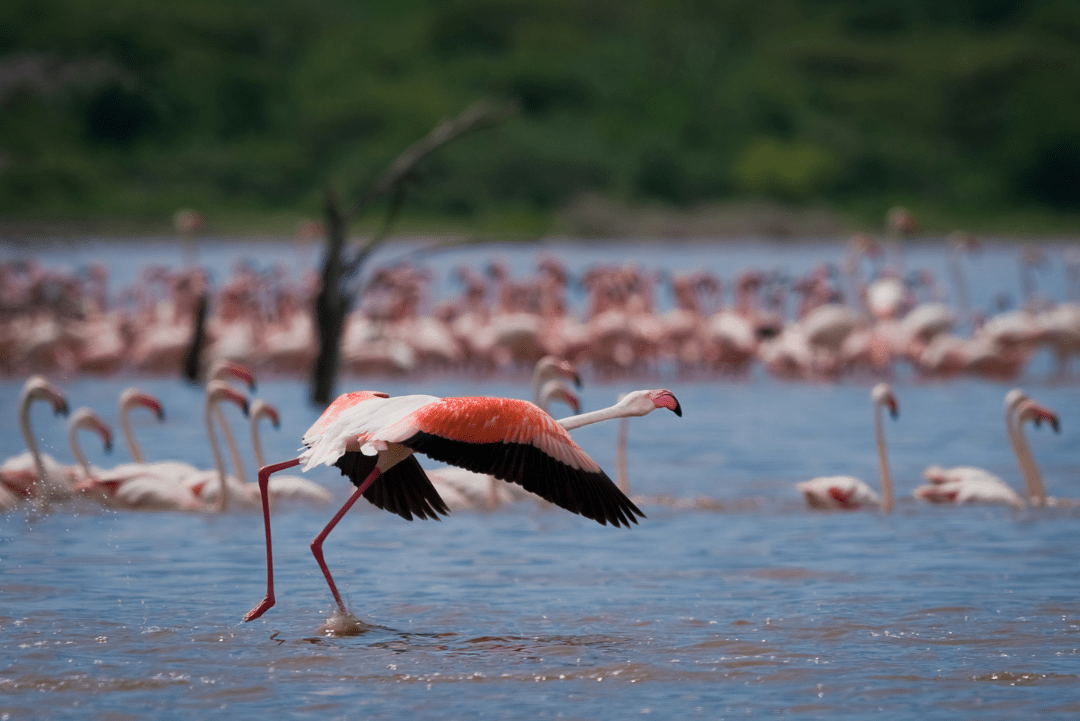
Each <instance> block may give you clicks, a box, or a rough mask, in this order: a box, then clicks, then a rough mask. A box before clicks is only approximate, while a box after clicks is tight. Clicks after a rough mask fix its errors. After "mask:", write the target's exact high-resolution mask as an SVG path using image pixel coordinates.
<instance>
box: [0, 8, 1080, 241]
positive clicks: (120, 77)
mask: <svg viewBox="0 0 1080 721" xmlns="http://www.w3.org/2000/svg"><path fill="white" fill-rule="evenodd" d="M1076 87H1080V10H1078V9H1077V7H1076V6H1075V5H1074V4H1073V3H1070V2H1066V1H1065V0H1026V1H1022V0H982V1H979V2H976V1H975V0H969V1H967V2H958V3H942V2H940V0H881V1H880V2H865V0H763V1H762V0H758V1H756V2H751V1H750V0H730V1H729V2H723V3H709V2H701V1H700V0H681V1H678V2H671V1H670V0H665V1H661V0H631V1H629V2H615V1H614V0H599V1H598V2H589V3H579V2H571V0H534V1H531V2H530V1H526V0H400V1H399V2H395V3H370V2H366V3H365V2H360V1H359V0H315V1H314V2H312V1H310V0H262V1H256V0H224V1H222V0H213V1H211V0H189V1H188V2H185V3H158V2H150V1H149V0H111V1H110V2H108V3H100V2H91V1H90V0H36V1H34V2H31V1H30V0H9V2H6V3H3V4H0V214H2V215H5V216H33V215H36V214H46V213H60V214H67V215H71V216H79V215H81V214H96V213H115V214H120V213H130V214H134V215H148V214H154V213H161V214H162V215H163V216H164V217H167V215H168V214H169V213H168V211H169V204H170V203H180V202H190V203H198V204H200V205H202V206H203V207H213V206H215V205H221V206H228V207H232V208H244V209H247V210H250V211H258V210H260V209H265V210H267V211H270V210H273V211H274V212H284V211H289V212H301V211H302V212H311V209H312V208H317V207H318V198H319V197H320V194H321V191H322V189H323V188H324V187H325V186H327V185H328V184H330V185H333V186H334V187H335V188H336V189H337V190H338V191H339V192H340V193H342V194H346V195H348V194H350V193H351V194H355V193H360V192H362V191H363V190H364V188H365V187H366V185H367V183H369V182H370V181H371V180H372V178H374V177H375V176H376V175H377V174H378V173H379V171H381V170H382V169H383V168H384V167H385V166H386V164H387V163H389V162H390V161H391V160H392V159H393V158H394V157H395V156H396V155H397V153H398V152H400V151H401V150H402V149H404V148H405V147H406V146H408V145H409V144H411V143H412V142H414V141H416V140H417V139H418V138H420V137H421V136H423V135H424V134H425V133H427V132H428V131H429V130H430V129H431V128H432V127H434V125H435V124H436V123H438V122H439V120H440V119H442V118H445V117H448V116H451V115H453V114H456V113H458V112H460V110H461V109H462V108H464V107H465V106H467V105H468V104H469V103H471V102H473V101H474V100H476V99H478V98H482V97H489V98H495V99H508V98H514V99H517V100H518V101H519V102H520V103H521V107H522V114H521V115H520V116H519V117H518V118H517V119H515V120H514V121H512V122H511V123H510V124H509V125H508V126H505V127H501V128H498V129H496V130H493V131H488V132H486V133H483V134H480V135H477V136H474V137H470V138H467V139H463V140H462V141H459V142H458V143H455V144H452V145H451V146H449V147H447V148H445V149H443V150H442V151H440V152H439V153H437V154H436V155H435V156H433V157H432V158H429V159H428V160H427V161H425V163H424V164H423V165H422V166H421V167H420V168H419V169H418V172H417V173H416V175H415V177H413V178H411V179H410V186H409V191H410V195H409V204H408V206H407V207H408V208H410V209H412V210H413V211H414V212H416V213H419V214H421V215H428V216H431V217H440V216H441V217H448V218H459V219H466V220H467V219H476V218H479V217H481V216H489V215H492V214H495V215H498V214H502V215H503V216H506V217H513V216H518V215H522V214H524V216H527V217H529V218H530V219H534V218H536V217H537V216H538V215H543V214H548V215H553V214H554V213H555V211H557V210H558V208H560V207H561V206H562V205H564V204H565V203H567V202H568V201H569V200H570V199H572V198H575V197H579V196H581V195H582V194H587V193H600V194H606V195H610V196H612V197H617V198H621V199H622V200H624V201H626V202H635V201H655V200H659V201H663V202H666V203H671V204H674V205H678V206H684V207H689V206H693V205H696V204H701V203H712V202H717V201H725V200H730V199H731V198H732V197H762V198H770V199H779V200H783V201H785V202H789V203H814V204H820V203H831V204H833V205H835V206H838V207H844V208H874V209H875V210H874V211H873V212H874V213H878V212H880V210H881V209H883V208H885V207H888V206H889V205H891V204H892V203H893V202H894V201H895V200H896V199H905V200H906V202H919V201H920V200H921V201H922V202H923V203H924V204H926V205H933V206H936V207H938V208H940V209H943V210H942V211H941V212H944V213H945V214H948V210H947V209H949V208H953V209H954V210H955V213H956V215H957V216H973V215H977V214H978V213H980V212H982V211H994V212H997V211H1000V210H1003V209H1006V210H1009V209H1011V210H1012V211H1015V213H1017V214H1018V215H1019V214H1023V213H1026V212H1029V211H1031V212H1033V211H1036V210H1038V209H1046V210H1048V211H1049V212H1064V213H1071V212H1075V211H1076V210H1077V209H1080V130H1077V128H1078V123H1077V119H1078V112H1080V96H1078V95H1077V94H1076V93H1074V92H1071V90H1072V89H1073V88H1076ZM530 222H533V221H532V220H530Z"/></svg>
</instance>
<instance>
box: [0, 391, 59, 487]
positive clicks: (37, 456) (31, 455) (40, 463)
mask: <svg viewBox="0 0 1080 721" xmlns="http://www.w3.org/2000/svg"><path fill="white" fill-rule="evenodd" d="M34 401H47V402H48V403H50V404H51V405H52V408H53V413H55V414H56V415H58V416H66V415H67V414H68V405H67V401H66V400H65V399H64V396H63V394H62V393H61V392H60V390H59V389H58V388H57V387H56V386H54V385H53V384H52V383H49V381H47V380H46V379H45V378H44V377H42V376H39V375H35V376H31V377H30V378H28V379H27V380H26V383H25V384H24V385H23V389H22V395H21V396H20V398H19V429H20V430H21V431H22V435H23V441H25V442H26V448H27V450H26V451H24V452H23V453H20V454H19V455H17V456H14V457H12V458H9V459H7V460H6V461H4V463H3V465H2V466H0V481H2V483H3V485H5V486H7V488H8V490H9V491H11V492H12V493H15V494H17V495H22V496H32V497H35V498H36V499H44V498H48V499H63V498H68V497H70V496H71V492H72V491H71V486H70V483H69V480H70V479H69V475H70V472H69V469H68V468H67V467H66V466H64V465H63V464H62V463H60V462H59V461H57V460H56V459H54V458H52V457H51V456H49V455H42V453H41V452H40V451H39V450H38V446H37V441H36V440H34V434H33V432H32V431H31V430H30V406H31V404H33V403H34Z"/></svg>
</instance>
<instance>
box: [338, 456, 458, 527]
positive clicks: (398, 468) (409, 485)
mask: <svg viewBox="0 0 1080 721" xmlns="http://www.w3.org/2000/svg"><path fill="white" fill-rule="evenodd" d="M377 461H378V457H377V456H365V455H364V454H363V453H360V452H359V451H348V452H346V453H344V454H343V455H342V456H341V457H340V458H338V459H337V461H335V462H334V465H335V466H337V467H338V468H339V469H340V470H341V475H343V476H346V477H347V478H348V479H349V480H350V481H352V483H353V485H354V486H356V487H357V488H359V487H360V484H361V483H363V482H364V481H365V480H366V479H367V477H368V475H369V474H370V473H371V471H372V470H373V469H374V468H375V463H376V462H377ZM364 498H366V499H367V501H368V502H369V503H371V505H373V506H375V507H376V508H381V509H383V510H386V511H390V512H391V513H396V514H398V515H399V516H401V517H402V518H404V519H405V520H406V521H411V520H412V519H413V515H416V516H417V517H418V518H422V519H428V518H433V519H435V520H436V521H438V520H441V519H440V518H439V514H440V513H441V514H443V515H446V514H447V513H449V512H450V509H448V508H447V507H446V503H444V502H443V499H442V497H441V496H439V492H438V491H436V490H435V486H433V485H431V481H430V480H429V479H428V477H427V474H426V473H424V469H423V468H421V467H420V463H419V462H418V461H417V460H416V457H415V456H409V457H408V458H406V459H405V460H403V461H401V462H400V463H397V464H395V465H394V466H392V467H391V468H390V469H389V470H388V471H386V473H383V474H381V475H380V476H379V477H378V478H376V479H375V481H374V482H373V483H372V484H371V485H370V486H368V487H367V490H365V491H364Z"/></svg>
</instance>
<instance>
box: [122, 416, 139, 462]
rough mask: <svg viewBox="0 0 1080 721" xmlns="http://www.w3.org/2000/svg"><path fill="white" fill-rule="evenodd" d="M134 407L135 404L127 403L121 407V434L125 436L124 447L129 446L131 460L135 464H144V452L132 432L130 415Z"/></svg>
mask: <svg viewBox="0 0 1080 721" xmlns="http://www.w3.org/2000/svg"><path fill="white" fill-rule="evenodd" d="M133 405H135V404H134V403H133V402H131V401H126V402H125V403H123V404H122V405H121V406H120V433H122V434H123V436H124V445H126V446H127V449H128V455H130V456H131V460H132V461H134V462H135V463H142V462H143V454H142V450H141V449H140V448H139V444H138V443H136V442H135V433H134V432H133V431H132V430H131V416H130V414H131V407H132V406H133Z"/></svg>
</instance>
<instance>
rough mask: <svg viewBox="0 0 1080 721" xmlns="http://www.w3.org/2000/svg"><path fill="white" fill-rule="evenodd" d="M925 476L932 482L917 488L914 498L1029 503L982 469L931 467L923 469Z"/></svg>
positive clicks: (1017, 505)
mask: <svg viewBox="0 0 1080 721" xmlns="http://www.w3.org/2000/svg"><path fill="white" fill-rule="evenodd" d="M923 477H924V478H925V479H926V480H928V481H930V483H929V484H927V485H924V486H920V487H918V488H916V489H915V497H916V498H918V499H921V500H923V501H929V502H930V503H945V504H953V505H964V504H968V503H991V504H1004V505H1008V506H1013V507H1015V508H1023V507H1024V505H1026V504H1025V503H1024V499H1023V497H1022V496H1021V495H1020V494H1019V493H1017V492H1016V491H1014V490H1013V489H1012V488H1010V487H1009V485H1008V484H1007V483H1005V481H1003V480H1001V478H999V477H998V476H996V475H994V474H993V473H991V472H990V471H987V470H985V469H982V468H975V467H974V466H956V467H955V468H942V467H941V466H930V467H929V468H927V469H926V470H925V471H923Z"/></svg>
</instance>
